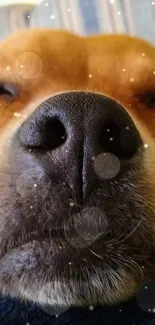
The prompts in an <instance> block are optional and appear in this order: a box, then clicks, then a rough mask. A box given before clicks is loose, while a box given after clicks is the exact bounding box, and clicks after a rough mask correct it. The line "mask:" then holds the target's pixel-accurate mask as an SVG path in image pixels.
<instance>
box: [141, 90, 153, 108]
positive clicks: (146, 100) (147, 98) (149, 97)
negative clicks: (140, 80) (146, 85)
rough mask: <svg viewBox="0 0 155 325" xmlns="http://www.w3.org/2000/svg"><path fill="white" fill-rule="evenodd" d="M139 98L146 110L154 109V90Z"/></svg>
mask: <svg viewBox="0 0 155 325" xmlns="http://www.w3.org/2000/svg"><path fill="white" fill-rule="evenodd" d="M140 97H141V102H142V103H143V104H145V105H146V106H147V107H148V108H150V109H152V108H155V90H151V91H148V92H147V93H145V94H144V95H142V96H140Z"/></svg>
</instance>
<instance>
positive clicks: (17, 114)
mask: <svg viewBox="0 0 155 325" xmlns="http://www.w3.org/2000/svg"><path fill="white" fill-rule="evenodd" d="M13 115H14V116H16V117H20V116H21V114H20V113H17V112H15V113H14V114H13Z"/></svg>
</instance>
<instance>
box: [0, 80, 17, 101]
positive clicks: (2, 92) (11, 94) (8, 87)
mask: <svg viewBox="0 0 155 325" xmlns="http://www.w3.org/2000/svg"><path fill="white" fill-rule="evenodd" d="M17 95H18V88H17V86H16V85H14V84H11V83H3V82H0V97H2V96H3V97H4V98H5V99H8V100H15V99H16V98H17Z"/></svg>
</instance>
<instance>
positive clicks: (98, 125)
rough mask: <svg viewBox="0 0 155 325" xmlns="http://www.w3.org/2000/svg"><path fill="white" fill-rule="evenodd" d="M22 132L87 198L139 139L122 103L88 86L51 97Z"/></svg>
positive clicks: (51, 168)
mask: <svg viewBox="0 0 155 325" xmlns="http://www.w3.org/2000/svg"><path fill="white" fill-rule="evenodd" d="M19 134H20V140H21V142H22V145H24V146H25V147H26V148H28V149H30V148H31V149H33V150H32V151H34V152H35V154H36V155H37V157H38V159H42V161H44V162H45V166H46V167H45V168H46V169H47V170H48V172H49V173H51V174H52V175H53V177H54V176H55V177H56V178H57V179H58V180H59V181H60V182H67V183H68V185H69V186H70V187H71V188H72V190H73V192H74V194H75V195H76V197H81V196H82V198H83V199H85V198H86V197H87V195H88V193H89V191H91V189H92V188H93V186H95V183H96V182H99V181H100V182H101V181H102V182H105V181H107V180H109V179H110V178H115V177H118V175H120V174H121V170H122V168H123V167H122V166H123V164H124V163H126V162H127V163H129V161H130V159H131V158H132V157H133V156H134V155H135V154H136V153H137V151H138V149H139V147H140V144H141V137H140V135H139V132H138V130H137V129H136V127H135V125H134V123H133V121H132V119H131V118H130V116H129V115H128V113H127V112H126V111H125V109H124V108H123V107H122V106H121V105H120V104H118V103H117V102H116V101H114V100H112V99H110V98H108V97H105V96H103V95H99V94H95V93H85V92H70V93H69V92H68V93H62V94H59V95H56V96H53V97H52V98H49V99H48V100H46V101H45V102H43V103H42V104H41V105H40V106H39V107H38V108H37V109H36V110H35V111H34V112H33V113H32V115H31V116H30V117H29V118H28V119H27V120H26V121H25V122H24V123H23V124H22V126H21V128H20V130H19ZM47 155H48V158H49V157H50V159H48V160H47ZM40 157H41V158H40ZM47 161H48V163H47ZM49 161H50V163H49Z"/></svg>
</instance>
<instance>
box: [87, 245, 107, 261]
mask: <svg viewBox="0 0 155 325" xmlns="http://www.w3.org/2000/svg"><path fill="white" fill-rule="evenodd" d="M89 250H90V252H91V253H92V254H93V255H95V256H97V257H98V258H99V259H100V260H104V258H103V256H101V255H100V254H97V253H95V252H94V251H93V250H92V249H90V248H89Z"/></svg>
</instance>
